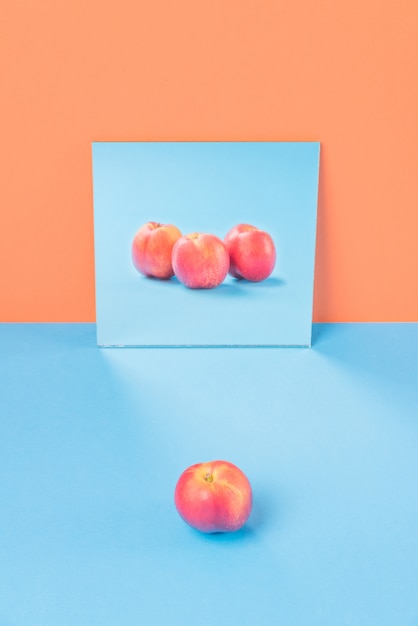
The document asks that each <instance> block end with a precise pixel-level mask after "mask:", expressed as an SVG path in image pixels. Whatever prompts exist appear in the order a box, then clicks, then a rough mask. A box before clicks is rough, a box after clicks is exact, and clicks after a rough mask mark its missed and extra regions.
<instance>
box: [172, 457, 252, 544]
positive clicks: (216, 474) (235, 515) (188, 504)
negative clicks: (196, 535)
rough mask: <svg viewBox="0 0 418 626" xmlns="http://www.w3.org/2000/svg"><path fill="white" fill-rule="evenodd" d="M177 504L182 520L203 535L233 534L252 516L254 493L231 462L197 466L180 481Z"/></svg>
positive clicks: (183, 475) (176, 493) (199, 464)
mask: <svg viewBox="0 0 418 626" xmlns="http://www.w3.org/2000/svg"><path fill="white" fill-rule="evenodd" d="M174 502H175V505H176V508H177V511H178V512H179V514H180V516H181V517H182V518H183V520H184V521H185V522H186V523H187V524H189V525H190V526H192V527H193V528H196V529H197V530H200V531H201V532H204V533H217V532H232V531H235V530H238V529H239V528H241V527H242V526H243V525H244V524H245V522H246V521H247V519H248V518H249V516H250V513H251V507H252V490H251V485H250V482H249V480H248V478H247V477H246V476H245V474H244V473H243V472H242V471H241V470H240V469H239V468H238V467H237V466H236V465H233V464H232V463H229V462H228V461H212V462H210V463H198V464H197V465H192V466H191V467H188V468H187V469H186V470H185V471H184V472H183V474H182V475H181V476H180V478H179V479H178V481H177V485H176V489H175V492H174Z"/></svg>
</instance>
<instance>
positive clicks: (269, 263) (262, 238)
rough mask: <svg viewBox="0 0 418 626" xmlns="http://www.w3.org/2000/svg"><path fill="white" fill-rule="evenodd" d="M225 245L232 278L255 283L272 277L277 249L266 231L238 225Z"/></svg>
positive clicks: (247, 225) (246, 225)
mask: <svg viewBox="0 0 418 626" xmlns="http://www.w3.org/2000/svg"><path fill="white" fill-rule="evenodd" d="M224 243H225V246H226V249H227V250H228V252H229V257H230V260H231V265H230V268H229V273H230V274H231V276H234V278H245V279H246V280H251V281H254V282H259V281H261V280H264V279H265V278H267V277H268V276H270V274H271V273H272V271H273V269H274V265H275V263H276V249H275V247H274V242H273V239H272V238H271V236H270V235H269V234H268V233H266V232H265V231H264V230H260V229H258V228H256V227H255V226H250V224H238V225H237V226H234V227H233V228H231V230H230V231H229V232H228V233H227V235H226V237H225V239H224Z"/></svg>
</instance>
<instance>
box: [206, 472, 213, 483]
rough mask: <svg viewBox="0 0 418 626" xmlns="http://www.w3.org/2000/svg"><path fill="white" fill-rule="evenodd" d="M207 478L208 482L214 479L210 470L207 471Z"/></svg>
mask: <svg viewBox="0 0 418 626" xmlns="http://www.w3.org/2000/svg"><path fill="white" fill-rule="evenodd" d="M205 480H206V482H207V483H211V482H212V481H213V476H212V474H211V473H210V472H207V474H205Z"/></svg>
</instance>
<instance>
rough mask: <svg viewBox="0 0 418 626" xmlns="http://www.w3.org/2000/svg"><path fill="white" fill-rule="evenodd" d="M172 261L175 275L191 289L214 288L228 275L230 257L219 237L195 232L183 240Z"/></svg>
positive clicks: (177, 245)
mask: <svg viewBox="0 0 418 626" xmlns="http://www.w3.org/2000/svg"><path fill="white" fill-rule="evenodd" d="M171 260H172V264H173V269H174V273H175V275H176V276H177V278H178V279H179V281H180V282H181V283H183V284H184V285H186V287H189V288H190V289H212V288H213V287H217V286H218V285H220V284H221V283H222V282H223V280H224V279H225V277H226V275H227V274H228V269H229V254H228V252H227V250H226V248H225V246H224V244H223V242H222V241H221V240H220V239H219V238H218V237H215V235H207V234H205V233H191V234H190V235H184V236H183V237H180V239H178V240H177V241H176V243H175V244H174V246H173V252H172V255H171Z"/></svg>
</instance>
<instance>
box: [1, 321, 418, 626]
mask: <svg viewBox="0 0 418 626" xmlns="http://www.w3.org/2000/svg"><path fill="white" fill-rule="evenodd" d="M95 332H96V330H95V325H93V324H22V325H20V324H2V325H0V345H1V348H0V381H1V394H0V415H1V419H0V428H1V431H0V432H1V436H0V503H1V509H0V626H26V625H27V626H50V625H51V626H94V625H96V624H97V625H100V626H107V625H109V626H110V625H111V626H138V624H141V625H144V626H154V625H156V626H164V625H166V624H167V625H170V626H177V625H178V626H189V625H190V626H191V625H193V626H203V625H210V626H214V625H221V626H223V625H225V626H235V625H237V626H238V625H239V626H246V625H248V626H249V625H251V626H253V625H261V626H264V625H266V626H269V625H270V624H271V625H273V624H280V625H283V626H316V625H318V626H328V625H329V626H339V625H343V626H374V625H376V626H417V625H418V480H417V478H418V324H335V325H327V324H320V325H315V327H314V343H313V347H312V348H311V349H304V348H299V349H291V348H290V349H277V348H276V349H274V348H273V349H271V348H270V349H268V348H264V349H262V348H261V349H254V348H246V349H237V348H230V349H219V348H209V349H197V348H184V349H170V348H148V349H146V348H145V349H100V348H97V347H96V334H95ZM216 458H220V459H226V460H229V461H231V462H233V463H235V464H237V465H238V466H240V467H241V469H242V470H243V471H244V472H245V473H246V474H247V476H248V477H249V479H250V481H251V483H252V486H253V491H254V509H253V513H252V515H251V517H250V520H249V522H248V524H247V525H246V526H245V527H244V528H243V529H242V530H241V531H238V532H237V533H232V534H217V535H203V534H200V533H198V532H197V531H194V530H193V529H191V528H189V527H188V526H187V525H186V524H185V523H184V522H183V521H182V520H181V519H180V517H179V516H178V514H177V512H176V510H175V507H174V504H173V491H174V487H175V484H176V481H177V478H178V477H179V475H180V474H181V472H182V471H183V470H184V469H185V468H186V467H187V466H189V465H191V464H193V463H197V462H200V461H207V460H213V459H216Z"/></svg>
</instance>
